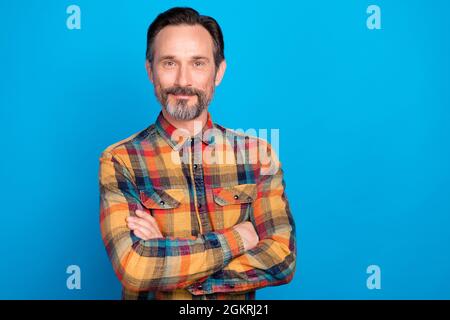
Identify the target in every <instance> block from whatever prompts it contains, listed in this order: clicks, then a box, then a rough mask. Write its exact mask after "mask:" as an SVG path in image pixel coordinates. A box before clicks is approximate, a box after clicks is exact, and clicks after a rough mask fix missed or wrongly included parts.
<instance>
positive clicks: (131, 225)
mask: <svg viewBox="0 0 450 320" xmlns="http://www.w3.org/2000/svg"><path fill="white" fill-rule="evenodd" d="M128 227H129V228H130V229H132V230H137V229H140V230H141V231H144V232H145V233H146V234H147V233H153V231H152V230H151V229H150V228H147V227H146V226H143V225H140V224H139V223H134V222H129V223H128Z"/></svg>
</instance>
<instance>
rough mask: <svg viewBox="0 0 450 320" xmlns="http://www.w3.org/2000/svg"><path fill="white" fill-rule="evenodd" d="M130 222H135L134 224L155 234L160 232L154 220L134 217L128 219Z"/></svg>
mask: <svg viewBox="0 0 450 320" xmlns="http://www.w3.org/2000/svg"><path fill="white" fill-rule="evenodd" d="M130 223H133V224H136V225H140V226H142V227H144V228H146V229H149V230H150V231H151V232H152V233H155V234H160V233H161V232H160V231H159V228H158V225H157V224H156V221H154V222H150V221H147V220H145V219H140V218H134V219H133V220H131V221H130Z"/></svg>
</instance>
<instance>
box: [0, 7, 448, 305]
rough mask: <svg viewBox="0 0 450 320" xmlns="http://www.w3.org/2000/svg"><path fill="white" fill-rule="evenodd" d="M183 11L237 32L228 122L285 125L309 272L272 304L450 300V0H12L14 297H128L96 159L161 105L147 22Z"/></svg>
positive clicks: (228, 41)
mask: <svg viewBox="0 0 450 320" xmlns="http://www.w3.org/2000/svg"><path fill="white" fill-rule="evenodd" d="M71 4H76V5H78V6H80V8H81V30H69V29H67V27H66V19H67V17H68V14H67V13H66V8H67V7H68V6H69V5H71ZM370 4H376V5H379V6H380V7H381V13H382V20H381V23H382V30H369V29H368V28H367V27H366V19H367V17H368V14H367V13H366V9H367V7H368V6H369V5H370ZM175 5H188V6H192V7H194V8H196V9H197V10H199V11H200V13H203V14H207V15H211V16H213V17H215V18H216V19H217V20H218V22H219V23H220V24H221V26H222V29H223V31H224V36H225V55H226V58H227V62H228V69H227V72H226V74H225V78H224V81H223V83H222V84H221V86H220V87H219V88H218V90H217V92H216V96H215V99H214V101H213V103H212V105H211V108H210V111H211V113H212V116H213V119H214V121H215V122H218V123H220V124H222V125H224V126H227V127H229V128H244V129H247V128H250V127H252V128H268V129H270V128H279V129H280V139H281V145H280V149H279V151H280V158H281V161H282V163H283V166H284V169H285V172H286V176H285V178H286V183H287V189H286V191H287V195H288V197H289V199H290V202H291V208H292V212H293V214H294V216H295V220H296V223H297V238H298V263H297V272H296V275H295V277H294V280H293V281H292V282H291V283H290V284H288V285H285V286H280V287H272V288H266V289H262V290H260V291H258V294H257V298H260V299H261V298H265V299H288V298H289V299H316V298H323V299H381V298H382V299H419V298H424V299H448V298H450V276H449V272H450V255H449V252H450V250H449V249H450V235H449V227H450V217H449V213H450V152H449V138H450V126H449V106H450V99H449V98H450V94H449V88H450V81H449V80H450V64H449V57H450V47H449V39H450V20H449V19H448V16H449V13H450V2H448V1H425V0H422V1H414V0H410V1H400V0H398V1H381V0H374V1H370V2H369V1H356V0H355V1H281V0H279V1H270V2H269V1H268V2H263V1H222V2H219V1H215V2H214V3H213V2H212V1H143V0H141V1H132V2H125V1H87V0H73V1H61V0H53V1H45V2H44V1H1V3H0V34H1V52H0V66H1V78H0V82H1V86H0V90H1V92H0V99H1V100H0V102H1V109H0V112H1V113H0V116H1V127H0V135H1V137H2V139H1V164H0V174H1V176H0V179H1V182H2V183H1V186H0V194H1V203H2V210H1V223H0V259H1V263H0V283H1V284H0V298H3V299H25V298H26V299H117V298H120V285H119V282H118V280H117V279H116V277H115V275H114V273H113V270H112V267H111V265H110V263H109V260H108V258H107V255H106V252H105V249H104V247H103V243H102V241H101V237H100V229H99V194H98V180H97V177H98V176H97V175H98V158H99V156H100V153H101V151H102V150H103V149H104V148H106V147H107V146H108V145H110V144H112V143H114V142H117V141H119V140H121V139H123V138H126V137H128V136H130V135H131V134H133V133H135V132H137V131H139V130H142V129H144V128H145V127H147V126H148V125H149V124H151V123H152V122H153V121H154V119H155V117H156V115H157V113H158V112H159V109H160V107H159V105H158V103H157V102H156V99H155V98H154V94H153V87H152V86H151V84H150V82H149V81H148V79H147V76H146V73H145V69H144V59H145V48H146V31H147V27H148V25H149V23H150V22H151V21H152V20H153V19H154V18H155V16H156V15H157V14H158V13H159V12H162V11H163V10H166V9H168V8H170V7H172V6H175ZM72 264H76V265H79V266H80V268H81V290H68V289H67V288H66V279H67V277H68V276H69V275H68V274H66V268H67V266H69V265H72ZM371 264H376V265H379V266H380V268H381V276H382V278H381V286H382V287H381V290H368V289H367V287H366V279H367V277H368V274H366V268H367V266H369V265H371Z"/></svg>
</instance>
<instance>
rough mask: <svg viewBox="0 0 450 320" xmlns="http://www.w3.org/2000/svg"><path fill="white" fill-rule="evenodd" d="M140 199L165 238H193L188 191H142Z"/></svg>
mask: <svg viewBox="0 0 450 320" xmlns="http://www.w3.org/2000/svg"><path fill="white" fill-rule="evenodd" d="M139 197H140V200H141V203H142V205H143V206H144V207H145V208H147V209H149V210H150V213H151V215H152V216H153V217H154V218H155V220H156V222H157V223H158V227H159V230H160V231H161V232H162V234H163V235H164V236H166V237H180V238H190V237H191V232H192V227H191V212H190V208H189V199H188V195H187V190H185V189H151V190H141V191H140V192H139Z"/></svg>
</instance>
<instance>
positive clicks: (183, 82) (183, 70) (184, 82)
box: [176, 65, 191, 87]
mask: <svg viewBox="0 0 450 320" xmlns="http://www.w3.org/2000/svg"><path fill="white" fill-rule="evenodd" d="M176 85H178V86H180V87H187V86H190V85H191V78H190V74H189V69H188V67H187V66H186V65H185V66H181V67H180V68H179V69H178V73H177V79H176Z"/></svg>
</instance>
